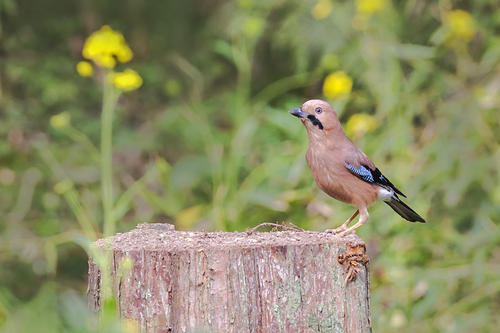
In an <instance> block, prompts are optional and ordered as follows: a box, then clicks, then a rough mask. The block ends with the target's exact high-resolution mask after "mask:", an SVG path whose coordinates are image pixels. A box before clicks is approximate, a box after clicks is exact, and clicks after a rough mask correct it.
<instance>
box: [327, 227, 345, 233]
mask: <svg viewBox="0 0 500 333" xmlns="http://www.w3.org/2000/svg"><path fill="white" fill-rule="evenodd" d="M345 230H346V228H343V227H338V228H335V229H326V230H325V232H326V233H329V234H334V235H340V234H341V233H343V232H344V231H345Z"/></svg>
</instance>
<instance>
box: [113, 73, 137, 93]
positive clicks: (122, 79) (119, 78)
mask: <svg viewBox="0 0 500 333" xmlns="http://www.w3.org/2000/svg"><path fill="white" fill-rule="evenodd" d="M109 80H110V81H111V83H112V84H113V85H114V86H115V87H117V88H118V89H120V90H123V91H132V90H136V89H137V88H139V87H140V86H141V85H142V78H141V76H140V75H139V74H138V73H137V72H136V71H134V70H133V69H130V68H127V69H126V70H125V71H123V72H116V73H111V74H110V75H109Z"/></svg>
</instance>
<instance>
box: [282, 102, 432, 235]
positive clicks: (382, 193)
mask: <svg viewBox="0 0 500 333" xmlns="http://www.w3.org/2000/svg"><path fill="white" fill-rule="evenodd" d="M289 113H290V114H291V115H293V116H295V117H297V118H299V119H300V120H301V121H302V124H304V126H305V128H306V130H307V136H308V140H309V147H308V149H307V152H306V160H307V164H308V165H309V169H310V170H311V173H312V175H313V178H314V180H315V182H316V184H317V185H318V187H319V188H320V189H321V190H322V191H323V192H325V193H326V194H327V195H329V196H330V197H332V198H334V199H337V200H339V201H342V202H345V203H348V204H351V205H354V206H355V207H356V208H357V209H356V211H355V212H354V214H352V216H351V217H350V218H348V219H347V220H346V221H345V222H344V223H343V224H342V225H341V226H339V227H338V228H335V229H328V230H326V231H327V232H331V233H334V234H338V235H339V236H341V237H343V236H345V235H348V234H350V233H353V232H354V230H356V229H357V228H359V227H361V226H362V225H364V224H365V223H366V221H368V218H369V217H370V215H369V214H368V207H369V206H371V205H372V204H374V203H375V202H377V201H384V202H385V203H386V204H388V205H389V206H390V207H391V208H392V209H393V210H394V211H395V212H396V213H398V214H399V215H400V216H401V217H402V218H404V219H405V220H408V221H410V222H422V223H425V222H426V221H425V220H424V218H422V217H421V216H420V215H418V214H417V213H416V212H415V211H414V210H413V209H411V208H410V207H409V206H408V205H407V204H405V203H404V202H403V201H402V200H401V199H400V198H399V195H400V196H402V197H405V198H406V195H404V194H403V193H402V192H401V191H400V190H399V189H398V188H397V187H396V186H395V185H394V184H393V183H391V181H390V180H389V179H388V178H387V177H385V176H384V175H383V174H382V173H381V172H380V170H379V169H378V168H377V167H376V166H375V164H373V162H372V161H371V160H370V159H369V158H368V157H367V156H366V154H365V153H364V152H362V151H361V150H360V149H359V148H358V147H356V145H354V144H353V143H352V142H351V141H350V140H349V139H348V138H347V137H346V135H345V133H344V130H343V129H342V125H341V124H340V121H339V118H338V116H337V113H336V112H335V111H334V110H333V108H332V106H331V105H330V104H328V103H327V102H325V101H323V100H319V99H312V100H309V101H307V102H305V103H304V104H302V106H301V107H300V108H294V109H292V110H290V111H289ZM358 214H359V218H358V220H357V222H356V223H354V225H352V226H349V224H350V223H351V222H352V220H354V219H355V218H356V216H358Z"/></svg>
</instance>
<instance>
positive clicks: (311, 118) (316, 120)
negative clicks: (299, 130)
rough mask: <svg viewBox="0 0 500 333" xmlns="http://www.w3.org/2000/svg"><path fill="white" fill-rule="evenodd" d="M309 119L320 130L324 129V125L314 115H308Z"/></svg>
mask: <svg viewBox="0 0 500 333" xmlns="http://www.w3.org/2000/svg"><path fill="white" fill-rule="evenodd" d="M307 119H309V120H310V121H311V123H312V124H313V125H314V126H318V128H319V129H323V124H322V123H321V121H319V119H318V118H316V117H315V116H314V115H312V114H310V115H308V116H307Z"/></svg>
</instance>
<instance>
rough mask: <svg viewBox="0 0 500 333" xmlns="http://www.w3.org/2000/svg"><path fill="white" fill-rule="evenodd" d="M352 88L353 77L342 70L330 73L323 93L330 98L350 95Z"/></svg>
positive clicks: (324, 84)
mask: <svg viewBox="0 0 500 333" xmlns="http://www.w3.org/2000/svg"><path fill="white" fill-rule="evenodd" d="M351 89H352V79H351V78H350V77H349V76H348V75H347V74H346V73H344V72H342V71H338V72H334V73H332V74H330V75H328V76H327V77H326V79H325V82H324V83H323V95H325V96H326V97H328V98H338V97H345V96H348V95H349V94H350V93H351Z"/></svg>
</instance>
